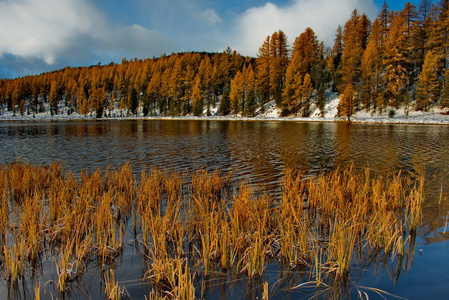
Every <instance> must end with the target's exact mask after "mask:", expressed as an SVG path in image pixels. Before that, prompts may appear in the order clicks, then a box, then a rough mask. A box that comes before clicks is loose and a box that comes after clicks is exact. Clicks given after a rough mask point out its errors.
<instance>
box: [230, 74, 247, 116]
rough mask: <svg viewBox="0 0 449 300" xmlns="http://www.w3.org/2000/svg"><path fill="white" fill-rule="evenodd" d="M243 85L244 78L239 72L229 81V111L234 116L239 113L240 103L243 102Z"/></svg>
mask: <svg viewBox="0 0 449 300" xmlns="http://www.w3.org/2000/svg"><path fill="white" fill-rule="evenodd" d="M244 84H245V76H244V75H243V72H241V71H239V72H237V74H235V77H234V79H233V80H232V81H231V93H230V99H231V111H232V113H233V114H234V115H237V114H238V113H240V112H241V110H240V107H241V106H242V105H241V104H242V102H244V99H243V97H244V96H245V94H244Z"/></svg>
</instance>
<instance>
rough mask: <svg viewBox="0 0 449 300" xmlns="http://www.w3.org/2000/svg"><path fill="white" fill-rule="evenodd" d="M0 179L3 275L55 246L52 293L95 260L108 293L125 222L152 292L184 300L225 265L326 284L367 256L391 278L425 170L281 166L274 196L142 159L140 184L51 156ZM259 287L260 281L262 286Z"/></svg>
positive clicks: (245, 272)
mask: <svg viewBox="0 0 449 300" xmlns="http://www.w3.org/2000/svg"><path fill="white" fill-rule="evenodd" d="M0 187H1V190H0V225H1V226H2V231H1V235H2V238H1V250H2V251H1V253H0V259H1V261H2V266H1V269H2V276H3V278H5V279H6V280H8V281H9V282H17V281H18V280H19V279H21V278H23V277H24V276H26V270H27V269H30V268H33V267H32V266H34V265H36V263H37V262H39V261H40V260H41V259H42V257H46V256H47V257H48V256H53V260H54V264H55V266H56V273H57V279H55V283H56V291H57V292H59V293H62V294H63V293H66V292H67V291H68V290H69V289H70V288H71V282H72V281H74V280H75V279H78V278H80V277H82V276H83V274H84V273H85V272H86V271H87V270H88V269H89V268H90V267H99V268H100V269H102V270H103V271H104V283H105V290H104V293H105V295H106V296H107V297H108V298H109V299H119V298H120V297H122V296H123V294H124V293H125V290H124V287H123V288H120V287H119V285H118V282H117V278H116V274H115V271H113V270H114V269H115V263H116V261H117V258H119V257H120V256H121V255H122V253H123V249H124V247H126V246H127V245H125V243H124V239H125V235H126V228H127V226H128V225H131V224H132V232H133V234H134V238H133V240H132V242H131V244H130V245H132V246H134V247H136V249H137V253H139V254H140V255H141V257H142V261H143V270H144V276H143V282H145V283H147V284H149V285H150V286H151V289H152V292H151V293H150V294H149V298H150V299H162V298H176V299H193V298H194V297H196V294H195V293H196V292H197V291H196V288H197V287H199V286H201V293H203V291H204V290H205V289H207V286H208V284H206V282H211V281H213V280H214V278H215V277H217V276H222V275H224V276H225V277H226V276H227V275H229V276H237V277H240V278H241V277H244V278H247V279H248V281H252V280H258V278H259V279H260V278H262V276H264V275H265V274H266V273H265V272H266V268H267V266H268V265H269V264H271V263H273V262H276V263H275V264H276V265H278V266H279V269H280V271H279V272H280V277H282V276H281V275H282V274H284V273H285V274H289V275H287V277H285V278H289V279H285V280H287V281H288V280H300V281H301V283H298V284H293V283H291V284H289V286H290V287H292V288H301V287H308V286H310V284H311V285H312V286H315V287H317V288H319V290H320V291H321V292H325V293H338V292H337V291H339V290H341V288H342V286H345V284H346V282H348V281H350V278H351V272H353V271H352V270H353V269H354V268H353V266H359V267H360V266H364V267H366V264H367V263H368V264H370V263H371V264H384V265H385V264H387V269H388V270H389V271H390V274H391V277H392V279H393V280H397V276H398V274H399V271H400V270H401V268H409V267H410V266H411V261H412V258H413V253H414V245H415V238H416V230H417V228H418V226H419V225H420V224H421V222H422V205H423V202H424V190H423V187H424V182H423V179H422V178H418V179H417V180H415V181H413V180H411V179H410V178H409V177H407V176H405V175H404V174H402V173H400V172H399V173H398V174H393V175H391V174H386V175H382V176H380V175H376V176H375V175H374V173H373V172H372V170H370V169H369V168H364V169H362V170H359V169H357V168H356V167H355V166H354V165H348V166H346V167H338V168H336V169H335V170H334V171H331V172H328V173H322V174H318V175H314V176H311V175H310V174H305V173H301V172H298V171H296V170H286V171H285V173H284V177H283V182H282V196H281V197H280V199H273V198H271V197H269V196H267V195H264V194H260V193H256V191H255V189H254V187H253V185H251V184H250V183H248V182H240V183H235V182H232V178H231V177H230V176H229V175H226V176H221V175H220V174H219V173H218V171H214V172H207V171H204V170H201V171H197V172H194V173H193V174H186V173H185V174H179V173H172V174H169V173H167V172H164V171H160V170H156V169H151V170H148V171H143V172H142V173H141V176H140V181H139V182H138V181H137V180H136V179H135V178H134V177H133V176H132V171H131V166H130V165H129V164H125V165H123V166H122V167H121V168H119V169H112V168H107V169H106V170H105V171H104V172H102V171H101V170H97V171H95V172H93V173H91V174H88V173H86V172H82V173H81V174H80V175H79V176H75V175H74V174H72V173H70V172H66V171H64V169H63V168H62V165H61V164H58V163H55V164H52V165H51V166H48V167H45V166H33V165H27V164H24V163H16V164H8V165H7V166H1V165H0ZM440 197H442V196H440ZM388 262H391V263H389V264H388ZM33 269H34V268H33ZM355 269H357V268H355ZM295 272H298V273H301V274H302V275H301V276H296V277H295V276H292V275H291V274H294V273H295ZM288 276H289V277H288ZM295 278H296V279H295ZM283 280H284V279H280V282H281V281H283ZM225 281H226V280H225ZM260 284H261V285H262V283H260ZM276 286H277V285H274V288H275V287H276ZM35 289H37V287H35ZM365 291H369V289H365ZM268 292H269V291H268V283H264V284H263V291H262V289H261V295H260V296H261V297H264V299H268V296H269V295H268ZM35 293H36V292H35ZM363 293H365V292H363ZM262 294H263V295H262Z"/></svg>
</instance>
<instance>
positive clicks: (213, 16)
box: [201, 9, 221, 25]
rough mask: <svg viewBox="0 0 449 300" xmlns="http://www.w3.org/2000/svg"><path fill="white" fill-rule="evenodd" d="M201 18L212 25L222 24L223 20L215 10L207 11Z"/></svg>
mask: <svg viewBox="0 0 449 300" xmlns="http://www.w3.org/2000/svg"><path fill="white" fill-rule="evenodd" d="M201 17H202V18H203V19H204V20H205V21H206V22H207V23H209V24H210V25H215V24H217V23H221V18H220V16H219V15H218V14H217V12H216V11H215V10H213V9H206V10H205V11H203V12H202V13H201Z"/></svg>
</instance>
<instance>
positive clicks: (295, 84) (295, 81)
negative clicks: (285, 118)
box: [282, 59, 303, 115]
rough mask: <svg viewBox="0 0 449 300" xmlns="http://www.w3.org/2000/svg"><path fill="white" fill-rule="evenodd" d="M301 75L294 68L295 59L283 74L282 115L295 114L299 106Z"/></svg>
mask: <svg viewBox="0 0 449 300" xmlns="http://www.w3.org/2000/svg"><path fill="white" fill-rule="evenodd" d="M302 83H303V77H302V76H301V74H300V73H299V72H298V70H297V68H295V59H293V60H292V61H291V63H290V64H289V66H288V67H287V71H286V74H285V88H284V90H283V103H282V104H283V107H284V110H283V111H282V115H288V114H289V113H293V114H295V115H296V114H297V113H298V111H299V110H300V108H301V98H302Z"/></svg>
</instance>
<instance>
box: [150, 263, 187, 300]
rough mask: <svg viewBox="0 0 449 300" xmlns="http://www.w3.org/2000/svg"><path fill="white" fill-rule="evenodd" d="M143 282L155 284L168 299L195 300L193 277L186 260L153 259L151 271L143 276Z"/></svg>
mask: <svg viewBox="0 0 449 300" xmlns="http://www.w3.org/2000/svg"><path fill="white" fill-rule="evenodd" d="M145 280H149V281H151V282H153V283H155V284H156V287H157V288H158V290H159V291H160V292H161V293H162V294H163V295H165V296H166V297H168V298H169V299H180V300H189V299H196V297H195V286H194V284H193V276H192V274H191V273H190V269H189V268H188V266H187V260H186V259H181V258H165V259H157V258H155V259H154V260H153V263H152V268H151V270H149V271H148V272H147V273H146V274H145ZM150 299H151V298H150Z"/></svg>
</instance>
